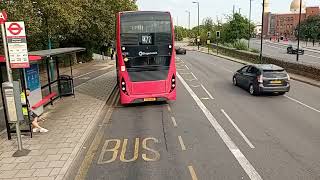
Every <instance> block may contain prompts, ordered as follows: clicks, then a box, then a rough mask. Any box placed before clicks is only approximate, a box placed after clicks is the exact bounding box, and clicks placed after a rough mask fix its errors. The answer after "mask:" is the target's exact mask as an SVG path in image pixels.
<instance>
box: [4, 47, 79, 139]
mask: <svg viewBox="0 0 320 180" xmlns="http://www.w3.org/2000/svg"><path fill="white" fill-rule="evenodd" d="M82 51H85V48H79V47H71V48H57V49H51V50H41V51H33V52H29V61H30V68H28V69H13V79H14V80H15V81H19V83H20V86H21V87H22V90H24V91H25V90H26V89H29V90H30V91H31V93H30V96H29V97H28V98H27V100H28V103H29V104H30V108H31V109H32V111H34V112H36V114H38V115H39V114H42V113H43V108H44V107H45V106H47V105H49V104H51V105H52V104H53V101H54V100H56V99H58V98H61V97H62V96H63V95H66V93H65V92H64V91H62V89H61V87H63V86H62V85H63V81H64V80H65V78H66V75H62V74H60V73H61V72H60V69H61V68H62V66H66V67H67V68H69V70H68V71H69V73H70V75H67V77H69V79H68V81H71V83H72V85H71V88H72V89H71V93H69V94H67V95H74V86H73V72H72V66H73V64H74V63H76V53H78V52H82ZM64 69H66V68H64ZM69 73H68V74H69ZM6 81H7V74H6V65H5V58H4V57H3V56H1V55H0V86H1V100H2V102H1V104H2V108H0V113H3V115H4V122H5V127H6V129H7V135H8V139H11V133H15V129H14V128H12V127H13V126H11V125H10V123H9V122H8V118H7V114H6V106H5V103H4V97H3V92H2V83H3V82H6ZM0 107H1V106H0ZM29 110H30V109H29ZM1 111H2V112H1ZM0 121H2V122H0V125H1V124H3V120H2V119H0ZM25 122H26V123H25V124H26V126H25V128H24V129H22V132H26V133H30V137H32V127H31V122H30V118H28V119H26V120H25ZM0 127H1V126H0ZM0 131H1V129H0Z"/></svg>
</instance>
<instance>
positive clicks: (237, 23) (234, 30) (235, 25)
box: [221, 13, 255, 43]
mask: <svg viewBox="0 0 320 180" xmlns="http://www.w3.org/2000/svg"><path fill="white" fill-rule="evenodd" d="M254 27H255V25H254V24H252V23H251V26H250V28H251V32H253V30H254ZM248 29H249V20H248V19H247V18H245V17H243V16H242V15H241V14H239V13H235V14H234V15H233V16H229V17H228V21H227V23H225V24H223V25H222V34H221V37H222V40H223V41H224V42H228V43H234V42H235V41H236V40H238V39H248V38H249V35H248V32H249V31H248Z"/></svg>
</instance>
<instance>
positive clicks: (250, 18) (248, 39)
mask: <svg viewBox="0 0 320 180" xmlns="http://www.w3.org/2000/svg"><path fill="white" fill-rule="evenodd" d="M249 1H250V8H249V38H248V49H249V48H250V39H251V7H252V0H249Z"/></svg>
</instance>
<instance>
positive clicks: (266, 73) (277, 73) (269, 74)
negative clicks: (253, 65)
mask: <svg viewBox="0 0 320 180" xmlns="http://www.w3.org/2000/svg"><path fill="white" fill-rule="evenodd" d="M263 77H266V78H286V77H287V73H286V72H285V71H284V70H263Z"/></svg>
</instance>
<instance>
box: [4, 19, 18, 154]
mask: <svg viewBox="0 0 320 180" xmlns="http://www.w3.org/2000/svg"><path fill="white" fill-rule="evenodd" d="M1 32H2V41H3V47H4V55H5V58H6V67H7V74H8V81H9V82H10V83H12V82H13V79H12V70H11V68H10V62H9V55H8V47H7V39H6V32H5V27H4V24H3V23H2V24H1ZM16 134H17V140H18V151H22V140H21V132H20V122H19V120H18V121H17V122H16Z"/></svg>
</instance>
